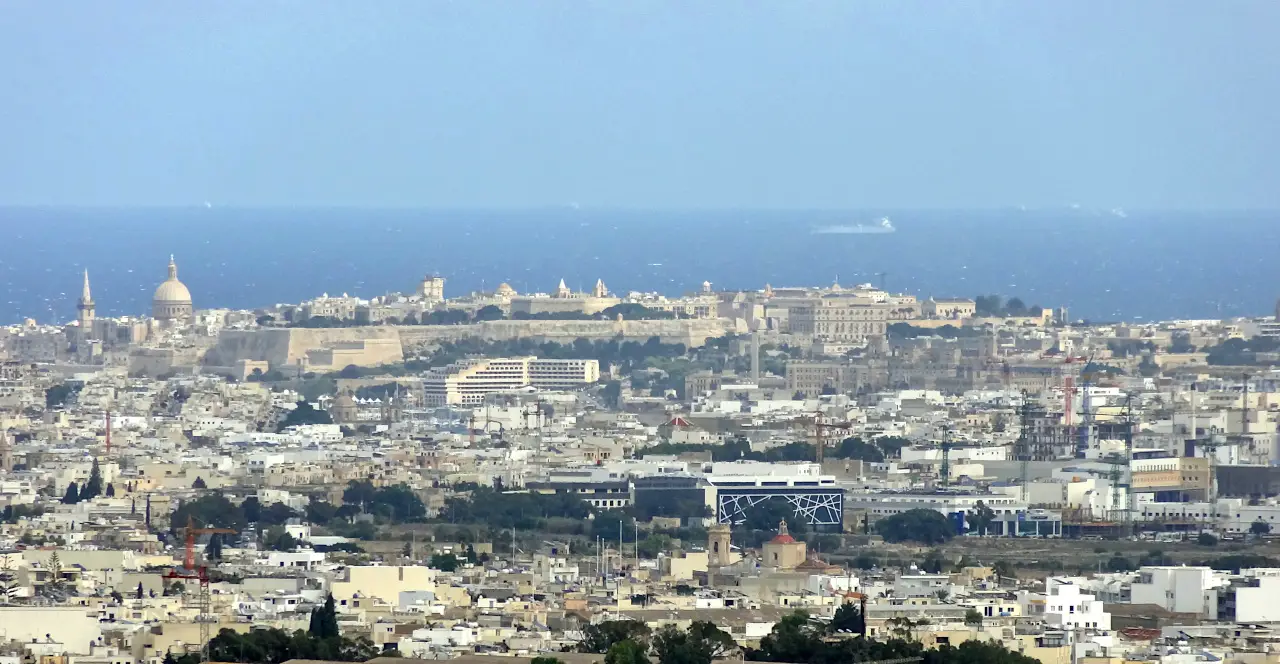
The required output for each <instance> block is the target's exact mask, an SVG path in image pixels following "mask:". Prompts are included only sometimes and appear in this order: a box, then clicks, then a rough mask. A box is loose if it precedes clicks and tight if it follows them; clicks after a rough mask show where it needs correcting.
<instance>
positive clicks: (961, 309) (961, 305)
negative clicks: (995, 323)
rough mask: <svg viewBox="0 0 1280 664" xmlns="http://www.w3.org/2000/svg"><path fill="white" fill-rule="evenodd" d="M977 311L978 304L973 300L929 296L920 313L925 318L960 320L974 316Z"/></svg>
mask: <svg viewBox="0 0 1280 664" xmlns="http://www.w3.org/2000/svg"><path fill="white" fill-rule="evenodd" d="M977 311H978V304H977V303H976V302H974V301H973V300H966V299H945V298H944V299H938V300H935V299H934V298H929V299H927V300H925V301H924V306H923V307H921V309H920V314H921V315H922V316H924V317H925V318H943V319H947V320H960V319H964V318H972V317H973V316H974V314H976V313H977Z"/></svg>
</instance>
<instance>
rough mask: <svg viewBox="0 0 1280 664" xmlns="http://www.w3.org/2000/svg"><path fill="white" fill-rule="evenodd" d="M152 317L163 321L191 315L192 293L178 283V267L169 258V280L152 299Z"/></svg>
mask: <svg viewBox="0 0 1280 664" xmlns="http://www.w3.org/2000/svg"><path fill="white" fill-rule="evenodd" d="M151 315H152V317H154V318H158V319H161V320H170V319H173V318H183V317H186V316H190V315H191V291H189V290H187V286H186V284H183V283H182V282H181V281H178V265H177V264H176V263H174V261H173V256H170V257H169V278H168V279H165V280H164V283H162V284H160V287H159V288H157V289H156V294H155V295H154V296H152V298H151Z"/></svg>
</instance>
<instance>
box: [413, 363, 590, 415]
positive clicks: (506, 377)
mask: <svg viewBox="0 0 1280 664" xmlns="http://www.w3.org/2000/svg"><path fill="white" fill-rule="evenodd" d="M599 380H600V362H599V361H597V360H547V359H538V358H536V357H517V358H500V359H488V360H486V359H473V360H462V361H461V362H455V363H453V364H451V365H449V366H447V367H444V368H442V369H432V370H431V371H429V372H428V373H427V376H426V378H425V379H423V391H424V393H425V396H426V405H428V406H478V405H481V404H483V403H484V399H485V397H486V396H488V395H490V394H495V393H498V392H510V391H513V390H519V389H522V388H526V387H533V388H536V389H539V390H570V389H575V388H577V387H580V386H582V385H585V384H587V383H594V382H597V381H599Z"/></svg>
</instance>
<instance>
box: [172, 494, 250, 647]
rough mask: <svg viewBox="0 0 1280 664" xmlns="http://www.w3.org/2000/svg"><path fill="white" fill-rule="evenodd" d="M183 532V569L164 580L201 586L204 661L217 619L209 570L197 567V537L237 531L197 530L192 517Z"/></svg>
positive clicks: (198, 597)
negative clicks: (211, 597)
mask: <svg viewBox="0 0 1280 664" xmlns="http://www.w3.org/2000/svg"><path fill="white" fill-rule="evenodd" d="M182 530H183V531H184V537H185V539H186V546H185V550H184V552H183V557H182V567H175V568H173V569H171V570H169V571H168V572H167V573H166V574H165V575H164V578H166V579H183V580H194V581H196V582H197V583H198V585H199V588H198V590H197V591H196V610H197V616H196V622H197V623H199V624H200V658H201V660H202V661H203V660H207V659H208V658H209V640H210V638H211V637H210V631H211V627H212V623H213V622H214V621H216V620H217V617H216V616H214V615H213V614H212V613H211V612H210V600H209V568H208V567H206V566H204V565H200V566H199V567H197V566H196V535H214V534H231V535H234V534H236V532H237V531H235V530H232V529H230V528H196V527H195V524H194V523H193V521H192V519H191V517H190V516H188V517H187V525H186V526H185V527H183V528H182Z"/></svg>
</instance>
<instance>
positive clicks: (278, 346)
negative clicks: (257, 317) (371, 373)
mask: <svg viewBox="0 0 1280 664" xmlns="http://www.w3.org/2000/svg"><path fill="white" fill-rule="evenodd" d="M373 340H376V341H379V342H381V343H375V344H368V345H367V347H368V349H369V350H370V351H371V352H368V353H356V354H352V356H351V357H348V358H346V359H351V360H354V361H349V362H348V364H356V365H358V366H372V365H375V364H383V363H386V362H398V361H400V360H402V359H404V349H403V347H402V346H401V345H400V335H399V334H397V333H396V331H395V330H394V329H392V328H389V327H333V328H288V329H285V328H267V329H261V330H223V331H222V332H221V333H220V334H219V335H218V343H217V344H216V345H214V347H213V348H212V349H210V350H209V352H208V353H207V354H206V356H205V363H206V364H211V365H217V366H231V365H234V364H235V363H236V362H238V361H240V360H258V361H262V362H268V363H270V364H271V366H272V368H280V367H285V366H295V365H296V364H297V363H298V361H299V360H301V359H305V358H306V356H307V353H308V352H309V351H316V350H324V349H331V348H335V347H348V348H349V346H348V345H349V344H359V343H361V342H364V341H373ZM344 350H345V349H344ZM375 350H376V352H373V351H375ZM345 354H346V353H344V355H345ZM366 355H367V357H366Z"/></svg>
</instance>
